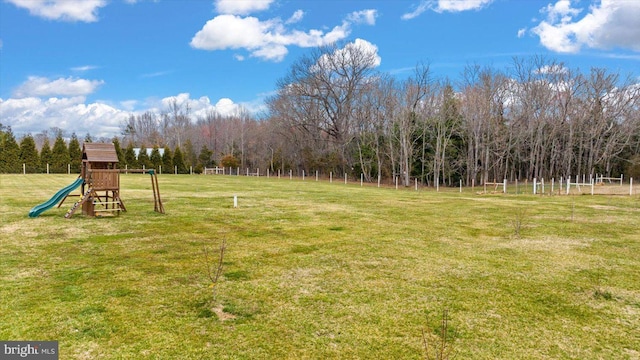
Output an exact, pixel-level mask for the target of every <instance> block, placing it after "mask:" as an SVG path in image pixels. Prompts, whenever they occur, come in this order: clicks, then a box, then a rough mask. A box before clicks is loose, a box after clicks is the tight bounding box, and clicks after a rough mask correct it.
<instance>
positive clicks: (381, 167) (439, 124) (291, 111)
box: [0, 45, 640, 186]
mask: <svg viewBox="0 0 640 360" xmlns="http://www.w3.org/2000/svg"><path fill="white" fill-rule="evenodd" d="M375 66H376V58H375V54H372V53H368V52H367V51H366V50H363V49H360V48H357V47H344V48H342V49H340V48H338V47H337V46H336V45H333V46H327V47H321V48H316V49H314V50H313V51H311V52H309V53H308V54H307V55H304V56H302V57H301V58H300V59H299V60H298V61H297V62H295V63H294V64H293V65H292V66H291V68H290V69H289V72H288V73H287V74H286V75H285V76H284V77H283V78H281V79H280V80H279V81H278V83H277V92H276V94H275V95H273V96H271V97H270V98H268V99H267V101H266V105H267V108H268V113H267V114H266V115H265V116H264V117H262V118H261V119H257V118H256V117H254V116H252V115H251V114H250V113H249V112H248V111H245V110H241V111H239V112H238V113H237V114H235V115H232V116H222V115H220V114H217V113H209V114H207V115H205V116H204V117H198V118H197V119H192V117H191V114H190V108H189V106H188V104H179V103H178V102H177V100H176V101H173V102H172V103H171V104H170V105H169V108H168V109H166V110H165V111H164V112H163V113H161V114H155V113H151V112H147V113H144V114H140V115H131V116H130V117H129V119H128V121H126V122H125V123H124V124H123V125H122V134H121V136H120V137H115V138H114V139H111V141H113V142H114V143H118V148H119V144H120V143H122V144H124V145H125V147H124V150H121V152H122V153H123V155H122V156H123V158H122V159H121V164H120V167H121V168H124V167H125V165H126V166H129V167H130V168H131V166H130V165H129V164H132V165H133V164H134V163H135V161H138V163H141V164H145V166H146V165H147V164H146V163H145V162H146V161H147V160H146V159H144V157H146V152H145V153H144V155H142V153H143V152H142V151H141V152H140V154H141V156H142V157H143V159H142V162H140V161H141V160H140V159H132V158H131V156H130V154H129V158H127V155H126V153H127V152H128V151H129V148H133V147H134V146H135V147H141V148H146V146H150V147H153V148H154V151H155V149H156V148H158V149H159V148H164V149H165V155H166V154H169V155H171V156H172V157H175V156H176V155H178V154H180V155H181V156H182V157H183V160H182V163H184V167H182V166H181V170H179V172H181V171H182V172H185V171H187V170H188V169H189V167H190V166H193V167H194V168H198V167H199V168H198V169H201V168H202V167H210V166H215V164H220V165H221V166H225V167H228V166H231V167H234V168H236V167H239V168H241V169H245V168H249V169H252V170H253V169H256V168H259V169H263V171H264V169H270V170H271V172H272V173H275V172H276V171H277V170H281V171H283V172H288V171H289V170H292V171H293V172H294V174H297V175H300V174H301V173H302V171H305V172H306V173H307V174H309V173H313V172H315V171H319V172H320V173H322V174H325V175H326V174H328V173H329V172H332V173H333V174H334V175H335V176H343V175H344V174H347V175H348V176H350V177H352V178H357V179H359V178H360V176H361V174H362V176H363V177H364V178H365V180H366V181H371V182H375V181H377V179H378V178H381V179H383V181H393V180H394V179H395V178H396V177H398V178H399V179H400V180H401V182H400V183H401V184H403V185H405V186H410V185H411V184H412V183H413V180H414V179H418V181H419V182H420V183H421V184H423V185H427V186H436V185H440V186H446V185H449V186H456V185H457V184H458V183H459V181H463V182H464V183H465V184H466V185H470V184H471V182H472V181H473V182H475V183H476V184H482V183H484V182H489V181H493V180H499V181H501V180H502V179H507V180H509V181H514V180H516V179H520V180H523V179H532V178H534V177H537V178H547V179H550V178H552V177H556V178H559V177H561V176H563V177H565V178H566V177H567V176H575V175H586V176H595V174H604V175H605V176H612V177H617V176H619V175H620V174H625V177H627V176H632V177H640V83H639V82H638V81H637V79H634V78H632V77H622V76H621V75H620V74H618V73H614V72H610V71H608V70H606V69H600V68H592V69H590V70H589V72H588V73H583V72H581V71H580V70H577V69H569V68H567V67H565V66H564V64H562V63H558V62H556V61H555V60H550V59H547V58H544V57H539V56H536V57H531V58H527V59H518V58H514V60H513V64H512V66H510V67H509V68H507V69H504V70H498V69H495V68H491V67H484V68H483V67H479V66H474V65H470V66H468V67H467V68H466V69H465V71H464V72H463V74H461V78H460V79H458V81H456V82H453V81H451V80H450V79H447V78H435V77H434V76H433V75H432V73H431V71H430V69H429V66H428V65H425V64H418V65H417V66H416V68H415V70H414V73H413V74H412V75H411V76H409V77H407V78H406V79H397V78H394V77H392V76H390V75H389V74H386V73H381V72H377V71H375ZM2 134H3V136H2V137H3V140H2V141H1V142H0V146H2V153H3V156H2V158H3V159H4V158H5V157H6V156H5V154H9V153H10V152H7V150H5V149H8V148H11V147H13V148H14V150H12V151H16V150H15V146H14V145H11V146H9V147H7V145H6V144H7V143H8V142H7V138H8V137H9V138H10V137H11V136H7V134H11V132H10V129H8V131H7V129H6V128H3V129H2ZM56 135H57V136H56V139H55V141H54V149H52V151H51V152H52V153H53V152H54V150H55V148H56V144H57V143H58V137H61V132H60V131H58V134H56ZM87 137H90V136H89V135H87ZM29 138H32V137H31V135H27V136H25V137H23V138H22V140H21V142H20V145H19V146H18V148H19V149H21V148H22V142H27V143H30V142H31V141H32V140H29ZM85 140H86V139H85ZM75 141H77V137H75V140H74V136H72V137H71V139H70V140H69V146H68V150H67V151H68V152H69V153H71V152H72V150H71V147H72V146H71V145H72V143H73V148H74V150H73V151H77V147H76V146H75ZM105 141H106V139H105ZM9 142H10V141H9ZM145 145H146V146H145ZM25 146H26V147H27V148H29V149H30V148H31V145H28V144H27V145H25ZM58 148H59V151H62V150H60V149H61V145H58ZM41 149H42V150H41V154H40V155H39V156H40V160H39V161H40V163H42V158H43V157H46V156H44V155H43V154H42V153H43V152H44V153H45V155H46V153H47V152H46V151H45V150H46V147H44V146H42V147H41ZM171 149H173V151H172V150H171ZM194 149H200V151H199V152H196V151H195V150H194ZM32 152H33V150H26V151H25V152H24V154H22V151H20V152H19V153H18V158H19V159H22V157H26V158H29V157H33V156H34V155H32V154H31V153H32ZM153 154H154V152H152V156H151V157H153V158H154V160H153V161H151V159H149V164H150V165H151V166H156V165H157V164H160V162H159V161H160V160H161V159H159V158H158V156H157V155H156V156H154V155H153ZM14 157H15V156H14ZM119 157H120V155H119ZM134 158H135V156H134ZM161 158H162V157H161ZM71 160H72V159H71V158H70V159H69V162H70V161H71ZM223 160H224V161H223ZM53 163H56V164H59V163H60V162H59V161H58V162H55V161H54V162H53ZM175 163H176V161H175V160H173V158H172V164H175ZM178 163H180V160H178ZM3 164H5V161H4V160H2V159H0V171H1V172H14V171H15V169H12V170H11V169H9V168H7V167H6V166H5V165H3ZM167 164H168V163H167ZM56 166H57V165H56ZM65 166H66V165H65ZM172 166H174V165H172ZM163 168H164V169H166V168H167V166H166V165H164V164H163ZM9 170H11V171H9ZM40 171H42V169H41V168H40ZM19 172H22V168H20V169H19ZM65 172H66V168H65ZM187 172H188V171H187Z"/></svg>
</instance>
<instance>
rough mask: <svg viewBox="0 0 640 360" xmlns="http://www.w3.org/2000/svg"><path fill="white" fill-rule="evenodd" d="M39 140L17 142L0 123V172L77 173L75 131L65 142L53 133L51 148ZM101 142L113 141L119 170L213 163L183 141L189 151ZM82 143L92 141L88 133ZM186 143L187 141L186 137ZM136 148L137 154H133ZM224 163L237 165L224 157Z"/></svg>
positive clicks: (186, 168) (197, 168)
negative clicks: (39, 143)
mask: <svg viewBox="0 0 640 360" xmlns="http://www.w3.org/2000/svg"><path fill="white" fill-rule="evenodd" d="M41 138H42V139H43V141H42V144H41V146H40V151H38V149H37V146H36V141H35V139H34V137H33V136H32V135H31V134H27V135H25V136H23V137H22V139H21V140H20V143H18V142H17V140H16V138H15V136H14V135H13V132H12V131H11V128H10V127H5V126H3V125H2V124H0V150H1V151H0V154H1V156H0V172H1V173H22V172H25V173H29V174H33V173H45V172H49V173H54V174H56V173H58V174H66V173H67V172H70V173H74V174H77V173H80V168H81V166H82V149H81V146H80V143H81V142H80V141H79V140H78V137H77V135H76V134H75V133H73V134H71V137H70V139H69V140H68V141H66V140H65V138H64V137H63V132H62V131H59V130H58V131H57V132H56V137H55V140H54V144H53V148H52V147H51V145H50V141H49V138H48V137H46V136H45V137H41ZM101 141H102V142H107V141H108V142H111V143H113V144H114V147H115V150H116V153H117V155H118V162H119V167H120V168H121V169H141V168H145V169H152V168H153V169H161V170H162V171H163V172H164V173H177V174H188V173H190V172H192V171H193V172H196V173H200V172H202V170H203V168H205V167H211V166H215V165H216V163H215V161H214V160H213V158H212V156H213V152H212V151H211V150H208V149H207V148H206V146H203V147H202V149H200V152H199V154H198V155H197V156H196V154H195V153H193V152H192V150H193V148H192V146H190V145H189V143H187V144H186V146H185V147H186V148H187V149H191V152H189V151H187V152H186V153H184V152H183V150H181V148H180V147H179V146H178V147H176V148H175V149H174V150H173V151H172V150H171V148H170V147H169V146H164V147H162V148H160V147H159V146H157V145H155V146H153V147H152V148H150V149H147V148H146V147H145V146H144V145H141V147H140V148H136V149H134V143H133V142H129V143H128V145H127V146H126V147H125V148H122V147H121V145H120V139H119V138H118V137H114V138H113V139H111V140H107V139H101ZM84 142H93V140H92V139H91V137H90V136H88V137H87V138H85V139H84V141H83V143H84ZM187 142H189V140H187ZM136 150H137V154H136ZM148 150H150V151H148ZM225 163H226V164H230V165H237V164H236V163H234V162H230V161H229V159H225Z"/></svg>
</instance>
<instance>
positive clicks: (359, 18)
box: [347, 9, 378, 25]
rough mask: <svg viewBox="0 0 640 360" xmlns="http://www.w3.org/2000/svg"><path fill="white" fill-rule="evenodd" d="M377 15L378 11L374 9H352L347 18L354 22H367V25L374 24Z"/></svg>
mask: <svg viewBox="0 0 640 360" xmlns="http://www.w3.org/2000/svg"><path fill="white" fill-rule="evenodd" d="M377 16H378V12H377V11H376V10H374V9H367V10H361V11H354V12H352V13H351V14H349V16H348V17H347V19H348V20H349V21H352V22H354V23H356V24H367V25H375V24H376V17H377Z"/></svg>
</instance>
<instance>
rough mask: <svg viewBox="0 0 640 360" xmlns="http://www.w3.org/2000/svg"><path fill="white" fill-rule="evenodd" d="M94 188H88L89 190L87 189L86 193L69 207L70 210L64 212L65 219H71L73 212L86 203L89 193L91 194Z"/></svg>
mask: <svg viewBox="0 0 640 360" xmlns="http://www.w3.org/2000/svg"><path fill="white" fill-rule="evenodd" d="M92 191H93V190H92V189H91V188H89V189H87V191H85V193H84V194H82V196H81V197H80V200H78V201H76V202H75V203H74V204H73V206H72V207H71V209H69V211H67V213H66V214H64V217H65V219H69V218H71V217H72V216H73V213H74V212H76V210H77V209H78V207H80V206H81V205H82V204H84V203H85V201H87V200H88V199H89V197H90V196H89V195H90V194H91V192H92Z"/></svg>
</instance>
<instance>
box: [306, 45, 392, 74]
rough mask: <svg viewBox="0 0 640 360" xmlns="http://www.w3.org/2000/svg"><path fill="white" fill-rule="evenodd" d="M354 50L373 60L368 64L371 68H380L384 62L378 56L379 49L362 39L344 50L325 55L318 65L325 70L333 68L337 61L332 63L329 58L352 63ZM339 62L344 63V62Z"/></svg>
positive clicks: (346, 46)
mask: <svg viewBox="0 0 640 360" xmlns="http://www.w3.org/2000/svg"><path fill="white" fill-rule="evenodd" d="M354 50H357V51H358V52H359V53H362V54H364V55H365V56H366V57H365V58H368V59H370V60H371V63H370V64H368V66H369V67H370V68H375V67H378V66H380V62H381V61H382V59H381V58H380V56H379V55H378V47H377V46H375V45H373V44H372V43H370V42H368V41H366V40H362V39H355V40H354V41H353V42H351V43H348V44H347V45H345V46H344V47H343V48H342V49H338V50H336V51H335V52H334V53H332V54H325V55H323V56H322V57H320V59H318V63H319V65H323V66H321V67H323V68H325V67H331V65H330V64H332V63H334V62H335V61H330V59H331V58H329V57H332V58H337V59H340V60H342V59H344V62H350V56H351V54H352V53H354ZM337 62H338V63H342V61H337Z"/></svg>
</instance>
